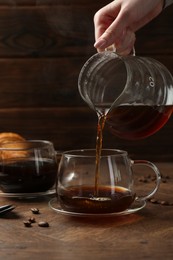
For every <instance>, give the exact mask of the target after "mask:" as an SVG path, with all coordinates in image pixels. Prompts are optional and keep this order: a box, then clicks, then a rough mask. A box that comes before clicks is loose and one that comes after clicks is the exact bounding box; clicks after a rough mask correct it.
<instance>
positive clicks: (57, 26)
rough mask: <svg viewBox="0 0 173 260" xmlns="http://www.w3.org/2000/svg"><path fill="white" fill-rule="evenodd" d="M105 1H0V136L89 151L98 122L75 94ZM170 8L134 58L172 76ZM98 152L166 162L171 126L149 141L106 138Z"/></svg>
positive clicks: (172, 141)
mask: <svg viewBox="0 0 173 260" xmlns="http://www.w3.org/2000/svg"><path fill="white" fill-rule="evenodd" d="M108 2H109V1H107V0H101V1H99V3H95V2H94V1H91V0H0V68H1V69H0V86H1V87H0V122H1V124H0V131H14V132H18V133H20V134H22V135H23V136H25V137H26V138H28V139H48V140H51V141H53V143H54V145H55V148H56V149H57V150H67V149H73V148H91V147H95V137H96V125H97V117H96V115H95V113H94V112H93V111H91V110H90V109H89V108H88V106H87V105H86V104H85V103H84V102H83V101H82V99H81V97H80V95H79V93H78V87H77V80H78V74H79V72H80V69H81V67H82V65H83V64H84V62H85V61H86V60H87V59H88V58H89V57H90V56H91V55H93V54H94V53H95V52H96V51H95V49H94V47H93V43H94V25H93V16H94V13H95V12H96V11H97V10H98V9H99V8H100V7H102V6H104V5H105V4H107V3H108ZM172 13H173V7H170V8H168V9H166V10H165V11H164V13H162V14H161V15H160V16H159V17H157V18H156V19H155V20H154V21H152V22H151V23H150V24H148V25H147V26H145V27H144V28H143V29H141V30H140V31H139V32H138V33H137V41H136V45H135V48H136V53H137V55H139V56H140V55H141V56H150V57H153V58H156V59H158V60H160V61H161V62H163V63H164V64H165V65H166V66H167V67H168V68H169V70H170V71H171V72H172V73H173V30H172V29H173V28H172V27H173V15H172ZM104 147H112V148H119V149H126V150H128V151H129V153H130V155H131V156H133V158H134V157H135V158H142V159H145V158H146V159H152V160H155V159H157V158H159V159H160V160H172V156H173V118H171V119H170V120H169V122H168V123H167V125H166V126H165V127H164V128H163V129H161V130H160V131H159V132H158V133H156V134H155V135H153V136H151V137H149V138H147V139H145V140H141V141H137V142H135V141H131V142H130V141H128V142H127V141H125V140H120V139H118V138H117V137H115V136H112V135H111V134H110V133H109V132H108V131H107V130H105V136H104Z"/></svg>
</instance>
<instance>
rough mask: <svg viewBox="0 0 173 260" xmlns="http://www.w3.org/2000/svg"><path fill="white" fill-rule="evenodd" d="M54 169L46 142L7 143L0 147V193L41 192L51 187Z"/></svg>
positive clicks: (53, 158) (52, 151) (50, 147)
mask: <svg viewBox="0 0 173 260" xmlns="http://www.w3.org/2000/svg"><path fill="white" fill-rule="evenodd" d="M57 168H58V166H57V158H56V152H55V149H54V146H53V144H52V143H51V142H49V141H44V140H27V141H22V142H10V143H6V144H4V145H2V146H1V147H0V189H1V191H2V192H4V193H34V192H45V191H47V190H49V189H50V188H52V187H53V186H54V185H55V181H56V176H57Z"/></svg>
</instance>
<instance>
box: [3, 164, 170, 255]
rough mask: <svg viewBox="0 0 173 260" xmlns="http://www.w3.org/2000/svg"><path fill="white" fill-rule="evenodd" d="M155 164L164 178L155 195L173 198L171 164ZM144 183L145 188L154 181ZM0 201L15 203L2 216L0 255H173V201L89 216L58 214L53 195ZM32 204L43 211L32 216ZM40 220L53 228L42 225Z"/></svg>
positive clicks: (166, 198) (168, 199)
mask: <svg viewBox="0 0 173 260" xmlns="http://www.w3.org/2000/svg"><path fill="white" fill-rule="evenodd" d="M157 165H158V167H159V168H160V170H161V172H162V174H163V176H164V177H165V178H164V179H163V182H162V183H161V185H160V188H159V191H158V192H157V194H156V195H155V198H156V199H157V200H160V202H161V201H162V202H164V201H169V202H173V163H172V164H171V163H157ZM144 174H145V173H144ZM167 176H168V177H167ZM168 178H169V179H168ZM140 185H141V186H142V187H143V189H144V188H147V187H149V186H150V185H152V183H151V182H146V183H145V181H144V182H141V181H139V186H140ZM0 200H1V201H0V204H4V203H13V204H15V205H16V208H15V210H14V211H13V212H11V213H9V214H8V215H6V216H4V217H1V219H0V259H5V260H9V259H10V260H11V259H18V260H20V259H22V260H23V259H25V260H27V259H34V260H35V259H50V260H54V259H59V260H61V259H62V260H64V259H70V260H71V259H82V260H85V259H86V260H88V259H91V260H92V259H95V260H97V259H99V260H108V259H109V260H110V259H121V260H123V259H126V260H129V259H138V260H139V259H152V260H155V259H162V260H163V259H166V260H168V259H173V205H172V206H171V205H169V206H165V205H161V204H160V203H159V204H155V203H151V202H147V205H146V207H145V208H143V209H142V210H140V211H138V212H137V213H135V214H131V215H127V216H121V217H111V218H88V219H87V218H79V217H68V216H64V215H60V214H58V213H56V212H54V211H53V210H52V209H50V208H49V206H48V202H49V200H50V197H46V198H40V199H32V200H16V199H9V198H3V197H0ZM31 208H39V210H40V214H38V215H33V213H32V212H31V210H30V209H31ZM30 217H35V219H36V223H33V224H32V227H30V228H28V227H25V226H24V224H23V221H25V220H28V218H30ZM39 221H47V222H48V223H49V227H39V226H38V222H39Z"/></svg>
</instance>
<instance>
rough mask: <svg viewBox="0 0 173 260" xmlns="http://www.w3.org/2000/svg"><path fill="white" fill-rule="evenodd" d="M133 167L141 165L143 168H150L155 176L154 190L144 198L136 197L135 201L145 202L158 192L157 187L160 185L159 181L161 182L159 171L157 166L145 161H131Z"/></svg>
mask: <svg viewBox="0 0 173 260" xmlns="http://www.w3.org/2000/svg"><path fill="white" fill-rule="evenodd" d="M133 165H143V166H147V167H150V168H151V169H152V170H153V171H154V173H155V175H156V185H155V188H154V189H153V190H152V191H151V192H150V193H149V194H148V195H146V196H140V197H138V196H137V197H136V200H147V199H149V198H151V197H152V196H153V195H154V194H155V193H156V191H157V190H158V188H159V185H160V181H161V174H160V171H159V169H158V168H157V166H156V165H155V164H154V163H152V162H150V161H146V160H134V161H132V166H133Z"/></svg>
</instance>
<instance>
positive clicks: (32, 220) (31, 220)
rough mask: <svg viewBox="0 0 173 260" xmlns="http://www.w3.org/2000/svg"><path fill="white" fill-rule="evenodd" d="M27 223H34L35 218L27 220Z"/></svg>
mask: <svg viewBox="0 0 173 260" xmlns="http://www.w3.org/2000/svg"><path fill="white" fill-rule="evenodd" d="M28 221H29V222H31V223H35V222H36V221H35V218H33V217H31V218H29V219H28Z"/></svg>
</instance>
